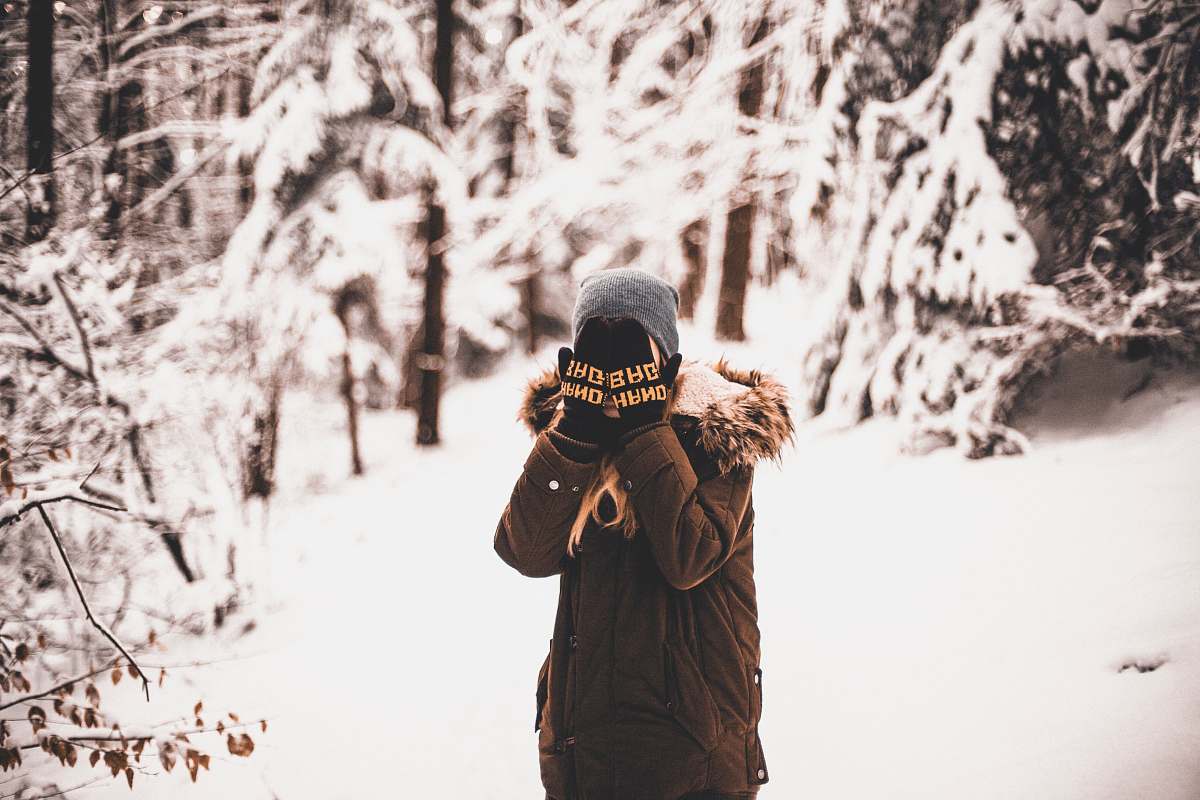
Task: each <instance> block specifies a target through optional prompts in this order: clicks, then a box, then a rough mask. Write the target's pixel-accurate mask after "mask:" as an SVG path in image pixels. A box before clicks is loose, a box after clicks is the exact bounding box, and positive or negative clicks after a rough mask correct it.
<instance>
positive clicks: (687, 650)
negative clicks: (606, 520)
mask: <svg viewBox="0 0 1200 800" xmlns="http://www.w3.org/2000/svg"><path fill="white" fill-rule="evenodd" d="M558 390H559V380H558V375H557V371H556V370H554V369H548V370H546V371H545V372H543V373H542V374H540V375H538V376H537V377H535V378H534V379H533V380H531V381H530V382H529V385H528V386H527V387H526V390H525V394H524V399H523V402H522V404H521V413H520V417H521V419H522V420H523V421H524V422H525V424H526V425H527V426H528V427H529V429H530V431H531V432H532V433H533V434H534V436H535V440H534V444H533V449H532V451H531V452H530V454H529V456H528V458H527V459H526V461H525V464H524V468H523V471H522V473H521V475H520V476H519V478H518V479H517V482H516V485H515V486H514V487H513V491H512V495H511V497H510V499H509V502H508V504H507V505H506V507H505V508H504V511H503V513H502V514H501V517H500V521H499V523H498V525H497V527H496V532H495V539H494V546H495V549H496V552H497V553H498V554H499V555H500V557H501V558H502V559H503V560H504V561H505V562H506V563H507V564H509V565H510V566H512V567H513V568H515V569H516V570H517V571H519V572H520V573H522V574H524V575H527V576H530V577H549V576H553V575H557V576H558V578H559V598H558V611H557V616H556V619H555V623H554V633H553V637H552V638H551V640H550V643H549V648H548V652H547V654H546V657H545V660H544V662H543V664H542V667H541V670H540V671H539V673H538V678H537V690H536V709H535V714H534V729H535V730H536V731H537V732H538V751H539V758H540V763H541V776H542V783H543V785H544V786H545V788H546V793H547V796H548V797H549V798H553V799H554V800H677V798H679V797H681V796H683V795H685V794H688V793H690V792H696V791H704V790H707V791H713V792H719V793H728V794H735V793H747V794H753V793H755V792H757V790H758V787H759V786H761V785H762V784H764V783H766V782H767V780H768V778H769V775H768V770H767V763H766V759H765V757H764V753H763V746H762V742H761V739H760V737H759V735H758V723H759V719H760V716H761V713H762V697H763V695H762V691H763V682H762V669H761V667H760V663H759V662H760V650H759V629H758V612H757V604H756V600H755V587H754V563H753V548H754V537H753V532H754V508H753V503H752V499H751V486H752V482H753V474H754V465H755V462H756V461H758V460H760V459H763V458H773V459H778V458H779V455H780V452H781V450H782V448H783V446H784V444H785V443H786V442H787V441H788V440H790V439H791V437H792V420H791V416H790V414H789V411H788V402H787V392H786V390H785V388H784V387H783V385H782V384H780V383H779V382H777V381H775V380H773V379H772V378H770V377H768V376H767V375H764V374H763V373H761V372H759V371H757V370H737V369H734V368H732V367H730V366H729V365H728V364H727V363H725V361H724V360H720V361H717V362H715V363H713V364H711V365H709V364H704V363H700V362H696V361H685V362H684V363H683V365H682V367H681V369H680V372H679V377H678V378H677V387H676V393H677V394H676V399H675V405H674V413H673V414H672V417H671V420H670V421H669V422H667V421H660V422H657V423H654V424H651V425H647V426H642V427H641V428H637V429H634V430H632V431H630V432H628V433H627V434H625V435H624V436H623V437H621V440H620V441H619V442H618V444H617V455H616V456H615V465H616V468H617V471H618V472H619V474H620V476H621V480H622V483H623V486H624V488H625V490H626V492H627V494H628V495H629V497H630V498H631V503H632V506H633V510H634V515H635V519H636V521H637V527H638V529H637V532H636V535H634V536H633V537H632V538H631V539H626V538H625V537H623V536H622V535H621V534H620V533H617V532H613V531H606V530H603V529H601V528H599V527H598V526H597V525H596V524H595V523H594V522H591V521H589V523H588V526H587V528H585V530H584V533H583V537H582V540H581V548H580V551H579V553H578V554H577V556H576V557H574V558H571V557H569V556H567V538H568V535H569V531H570V528H571V524H572V522H573V521H574V519H575V517H576V514H577V513H578V511H579V507H580V499H581V497H582V494H583V491H584V490H585V489H586V487H587V485H588V483H589V481H590V479H591V478H592V477H593V475H594V473H595V470H597V469H598V457H599V448H598V447H597V446H595V445H586V446H583V447H580V446H579V443H577V442H573V440H567V441H568V444H567V446H564V445H563V442H564V440H563V439H561V438H559V437H560V436H561V435H560V434H558V433H557V432H556V431H552V430H550V429H549V424H550V421H551V417H552V416H553V414H554V410H555V407H556V406H557V405H558V401H559V391H558ZM556 442H557V444H556ZM566 453H570V454H571V457H570V458H569V457H568V456H567V455H566Z"/></svg>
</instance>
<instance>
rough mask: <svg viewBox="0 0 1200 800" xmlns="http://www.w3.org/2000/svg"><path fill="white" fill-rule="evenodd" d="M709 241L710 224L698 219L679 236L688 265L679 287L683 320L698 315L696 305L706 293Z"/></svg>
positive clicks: (680, 310) (684, 258)
mask: <svg viewBox="0 0 1200 800" xmlns="http://www.w3.org/2000/svg"><path fill="white" fill-rule="evenodd" d="M707 241H708V223H707V222H706V221H705V220H702V219H698V220H696V221H695V222H693V223H691V224H689V225H688V226H687V227H686V228H684V229H683V233H681V234H680V235H679V244H680V246H681V247H682V248H683V260H684V262H685V263H686V264H687V274H685V275H684V276H683V283H682V285H680V287H679V316H680V318H681V319H692V318H693V317H694V316H695V314H696V304H697V303H698V302H699V301H700V295H701V293H702V292H703V291H704V271H705V269H704V267H705V261H706V258H705V244H706V243H707Z"/></svg>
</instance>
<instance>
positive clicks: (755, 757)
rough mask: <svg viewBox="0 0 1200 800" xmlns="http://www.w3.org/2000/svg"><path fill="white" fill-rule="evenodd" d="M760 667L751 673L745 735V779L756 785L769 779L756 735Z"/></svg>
mask: <svg viewBox="0 0 1200 800" xmlns="http://www.w3.org/2000/svg"><path fill="white" fill-rule="evenodd" d="M762 675H763V672H762V668H761V667H755V668H754V671H753V673H752V674H751V678H750V681H751V684H752V685H751V687H750V731H749V733H748V734H747V736H746V780H747V781H749V783H750V785H751V786H758V785H761V784H764V783H766V782H767V781H768V780H770V773H769V772H768V771H767V759H766V756H765V755H764V754H763V746H762V739H760V738H759V736H758V722H759V720H760V719H761V718H762Z"/></svg>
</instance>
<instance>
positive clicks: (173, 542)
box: [125, 425, 196, 583]
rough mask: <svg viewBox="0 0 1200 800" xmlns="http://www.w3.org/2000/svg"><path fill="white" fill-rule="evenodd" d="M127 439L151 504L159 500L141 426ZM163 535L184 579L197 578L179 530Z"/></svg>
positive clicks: (161, 533) (147, 498) (134, 429)
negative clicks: (147, 458)
mask: <svg viewBox="0 0 1200 800" xmlns="http://www.w3.org/2000/svg"><path fill="white" fill-rule="evenodd" d="M125 439H126V441H128V442H129V452H130V454H131V455H132V456H133V463H135V464H137V468H138V472H139V473H140V474H141V478H142V490H143V491H144V492H145V493H146V500H147V501H149V502H150V503H151V504H154V503H157V502H158V497H157V496H156V493H155V491H154V478H153V476H152V473H151V471H150V465H149V464H148V463H147V462H146V457H145V454H144V453H143V452H142V434H141V428H140V427H138V426H136V425H135V426H133V427H132V428H130V430H129V433H128V434H126V437H125ZM153 527H154V528H155V529H161V528H162V525H161V523H157V522H156V523H154V525H153ZM159 536H161V537H162V542H163V545H164V546H165V547H166V548H167V552H168V553H170V554H171V560H172V561H174V562H175V567H176V568H177V569H178V570H179V572H180V574H181V575H183V579H184V580H185V581H187V582H188V583H191V582H192V581H194V580H196V575H195V573H194V572H192V568H191V567H190V566H188V563H187V558H186V557H185V556H184V554H183V541H182V540H181V539H180V536H179V532H178V531H172V530H162V531H161V532H160V533H159Z"/></svg>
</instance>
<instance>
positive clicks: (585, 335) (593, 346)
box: [555, 317, 611, 444]
mask: <svg viewBox="0 0 1200 800" xmlns="http://www.w3.org/2000/svg"><path fill="white" fill-rule="evenodd" d="M610 346H611V335H610V333H609V327H608V325H607V323H606V322H605V320H603V319H601V318H599V317H593V318H591V319H589V320H588V321H587V322H585V323H584V325H583V328H581V329H580V331H579V336H578V337H577V338H576V340H575V350H574V351H572V350H571V348H569V347H563V348H560V349H559V351H558V376H559V380H560V381H561V382H562V396H563V415H562V419H560V420H559V422H558V425H557V426H556V427H555V430H557V431H558V432H559V433H561V434H562V435H564V436H569V437H570V438H572V439H577V440H579V441H581V442H588V443H591V444H599V443H600V442H601V440H602V439H603V438H604V436H605V432H606V431H607V430H608V429H609V428H611V424H610V423H609V422H608V418H607V417H605V416H604V398H605V396H606V392H605V374H606V372H607V370H608V359H609V351H610Z"/></svg>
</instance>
